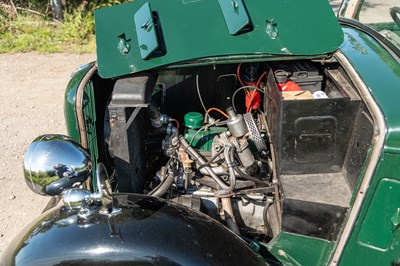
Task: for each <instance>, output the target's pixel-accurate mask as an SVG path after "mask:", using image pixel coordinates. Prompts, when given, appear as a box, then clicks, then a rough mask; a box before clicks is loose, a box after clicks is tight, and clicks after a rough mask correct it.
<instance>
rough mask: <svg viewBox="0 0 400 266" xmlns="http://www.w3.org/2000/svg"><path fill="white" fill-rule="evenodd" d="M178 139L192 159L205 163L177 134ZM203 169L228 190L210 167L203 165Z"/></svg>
mask: <svg viewBox="0 0 400 266" xmlns="http://www.w3.org/2000/svg"><path fill="white" fill-rule="evenodd" d="M179 141H180V142H181V144H182V146H183V147H184V148H185V150H186V151H187V152H188V153H189V155H190V156H192V157H193V158H194V159H196V160H198V161H199V163H200V164H202V165H203V164H206V163H207V162H206V160H205V159H204V158H203V157H202V156H201V155H200V154H199V153H198V152H197V151H196V150H195V149H194V148H193V147H192V146H190V145H189V143H187V141H186V140H185V138H184V137H183V136H179ZM203 168H204V170H206V171H207V173H208V174H209V175H210V176H211V177H212V179H214V181H215V182H216V183H217V184H218V185H219V186H220V187H221V188H222V189H224V190H229V186H227V185H226V184H225V183H224V182H223V181H222V180H221V179H220V178H219V177H218V176H217V175H216V174H215V173H214V171H213V170H212V169H211V167H209V166H204V167H203Z"/></svg>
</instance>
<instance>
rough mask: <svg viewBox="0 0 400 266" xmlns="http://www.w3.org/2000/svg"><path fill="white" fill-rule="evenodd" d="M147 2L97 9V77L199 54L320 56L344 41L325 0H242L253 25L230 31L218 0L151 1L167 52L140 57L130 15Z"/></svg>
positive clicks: (132, 17) (114, 75)
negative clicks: (245, 29)
mask: <svg viewBox="0 0 400 266" xmlns="http://www.w3.org/2000/svg"><path fill="white" fill-rule="evenodd" d="M145 2H146V1H143V0H137V1H134V2H128V3H125V4H122V5H118V6H113V7H109V8H105V9H100V10H97V11H96V12H95V23H96V47H97V59H98V66H99V75H100V76H101V77H104V78H110V77H117V76H122V75H126V74H129V73H135V72H138V71H143V70H148V69H151V68H155V67H160V66H165V65H169V64H172V63H177V62H184V61H189V60H194V59H197V58H218V57H221V56H229V57H230V58H231V59H234V58H235V57H240V55H245V56H263V57H268V56H271V55H321V54H327V53H331V52H332V51H334V50H336V49H337V47H338V46H339V45H340V44H341V43H342V41H343V33H342V31H341V29H340V26H339V24H338V22H337V20H336V18H335V16H334V13H333V11H332V9H331V7H330V5H329V3H328V1H320V0H309V1H306V2H304V1H297V0H286V1H283V0H281V1H265V0H254V1H246V8H247V11H248V14H249V16H250V19H251V22H252V25H253V30H251V31H249V32H245V33H243V34H239V35H236V36H232V35H231V34H229V31H228V28H227V26H226V23H225V19H224V16H223V13H222V10H221V8H220V6H219V4H218V1H205V0H203V1H193V0H170V1H165V0H154V1H151V9H152V10H153V11H154V12H157V14H158V17H159V21H160V26H161V31H162V37H163V40H164V43H165V50H166V54H165V55H160V56H157V57H154V56H152V57H151V58H149V59H146V60H144V59H142V57H141V55H140V52H139V45H138V36H137V32H136V29H135V25H134V14H135V12H136V11H137V10H138V9H139V8H140V7H142V6H143V4H144V3H145ZM307 14H308V15H307ZM274 25H275V26H274ZM271 27H272V28H271ZM268 28H269V29H270V30H271V31H272V33H270V34H274V32H275V31H276V32H278V33H279V34H278V36H277V37H276V38H273V37H272V36H270V35H269V34H267V30H268ZM274 28H275V29H274ZM122 35H124V36H125V39H126V41H127V43H128V44H129V46H130V49H129V52H128V53H126V54H122V53H121V52H120V49H119V48H118V47H119V46H120V45H119V43H120V37H119V36H122Z"/></svg>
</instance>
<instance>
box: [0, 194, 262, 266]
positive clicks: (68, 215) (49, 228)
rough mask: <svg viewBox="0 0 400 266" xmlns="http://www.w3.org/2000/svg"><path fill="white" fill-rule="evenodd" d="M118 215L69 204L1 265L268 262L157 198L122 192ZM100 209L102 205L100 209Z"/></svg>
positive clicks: (214, 225) (30, 232)
mask: <svg viewBox="0 0 400 266" xmlns="http://www.w3.org/2000/svg"><path fill="white" fill-rule="evenodd" d="M114 204H115V206H120V207H122V212H121V213H119V214H117V215H115V216H108V215H102V214H99V212H98V210H94V212H93V214H92V215H90V216H89V218H88V219H82V218H80V217H79V216H78V215H77V211H69V210H66V209H65V208H63V207H62V208H57V209H53V210H51V211H49V212H47V213H44V214H43V215H42V216H41V217H40V218H39V219H38V220H37V221H36V222H35V223H34V225H33V226H32V227H30V228H28V229H27V230H26V231H25V232H22V233H21V234H20V235H19V237H18V238H17V239H15V240H14V242H13V243H12V244H11V245H10V246H9V247H8V249H7V250H6V251H5V252H4V253H3V258H1V263H0V264H1V265H40V266H45V265H266V262H265V261H264V260H263V259H262V258H261V257H260V256H259V255H258V254H257V253H255V252H254V251H253V250H251V249H250V248H249V247H248V245H247V244H246V243H245V242H244V241H243V240H241V239H240V238H239V237H238V236H236V235H235V234H233V233H232V232H231V231H229V230H228V229H226V228H225V227H224V226H223V225H221V224H220V223H218V222H216V221H215V220H213V219H211V218H210V217H208V216H206V215H204V214H202V213H199V212H196V211H193V210H191V209H188V208H186V207H183V206H179V205H176V204H173V203H170V202H166V201H163V200H160V199H157V198H153V197H146V196H141V195H134V194H119V195H116V196H115V198H114ZM96 209H98V207H97V208H96Z"/></svg>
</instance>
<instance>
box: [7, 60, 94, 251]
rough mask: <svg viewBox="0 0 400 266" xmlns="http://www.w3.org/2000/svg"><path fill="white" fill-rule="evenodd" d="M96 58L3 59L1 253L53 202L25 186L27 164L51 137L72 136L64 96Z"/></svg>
mask: <svg viewBox="0 0 400 266" xmlns="http://www.w3.org/2000/svg"><path fill="white" fill-rule="evenodd" d="M93 60H95V55H69V54H49V55H40V54H37V53H27V54H10V55H5V54H0V153H1V155H0V158H1V159H0V253H1V252H2V251H3V250H4V249H5V248H6V247H7V245H8V244H9V242H10V241H11V240H12V239H13V238H14V236H15V235H16V234H17V233H18V232H19V231H20V230H21V229H22V228H23V227H24V226H25V225H26V224H27V223H29V222H30V221H32V220H33V218H35V217H37V216H38V215H39V214H40V213H41V211H42V209H43V208H44V206H45V205H46V203H47V202H48V200H49V198H47V197H42V196H39V195H36V194H34V193H33V192H31V191H30V190H29V189H28V187H27V186H26V184H25V181H24V179H23V172H22V158H23V155H24V153H25V150H26V148H27V146H28V145H29V143H30V142H31V141H32V140H33V139H34V138H35V137H37V136H39V135H41V134H45V133H64V134H65V133H66V130H65V124H64V118H63V117H64V115H63V101H64V90H65V87H66V85H67V83H68V80H69V76H70V74H71V72H72V71H73V70H74V69H75V68H76V67H77V66H79V64H82V63H87V62H90V61H93Z"/></svg>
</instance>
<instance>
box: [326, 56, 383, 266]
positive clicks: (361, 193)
mask: <svg viewBox="0 0 400 266" xmlns="http://www.w3.org/2000/svg"><path fill="white" fill-rule="evenodd" d="M334 56H335V57H336V59H337V60H338V61H339V62H340V64H341V65H342V67H343V68H344V69H345V70H346V73H348V74H349V76H350V78H351V79H352V80H353V81H354V83H355V85H356V88H357V90H358V92H359V93H360V95H361V97H362V99H363V100H364V103H365V105H366V106H367V108H368V110H369V112H370V113H371V115H372V118H373V120H374V124H375V134H374V139H373V149H372V152H371V156H370V159H369V161H368V162H367V163H368V166H367V168H366V170H365V173H364V177H363V180H362V182H361V184H360V187H359V189H358V191H357V196H356V198H355V200H354V203H353V206H352V209H351V211H350V214H349V216H348V220H347V223H346V224H345V227H344V229H343V232H342V234H341V236H340V238H339V241H338V243H337V245H336V249H335V251H334V253H333V256H332V258H331V262H330V265H331V266H336V265H338V264H339V262H340V259H341V257H342V255H343V251H344V248H345V247H346V245H347V242H348V240H349V238H350V235H351V233H352V231H353V228H354V225H355V223H356V221H357V218H358V215H359V214H360V211H361V208H362V205H363V203H364V200H365V196H366V194H367V192H368V189H369V186H370V184H371V180H372V178H373V177H374V172H375V169H376V166H377V165H378V162H379V158H380V156H381V154H382V152H383V147H384V143H385V137H386V134H387V127H386V122H385V117H384V116H383V113H382V111H381V109H380V108H379V106H378V105H377V103H376V102H375V100H374V98H373V96H372V95H371V93H370V91H369V89H368V87H367V86H366V85H365V84H364V82H363V80H362V79H361V78H360V76H359V75H358V73H357V72H356V71H355V70H354V68H353V67H352V66H351V64H350V63H349V61H348V60H347V58H346V57H345V56H344V55H343V54H342V53H341V52H340V51H337V52H336V53H335V55H334Z"/></svg>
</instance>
